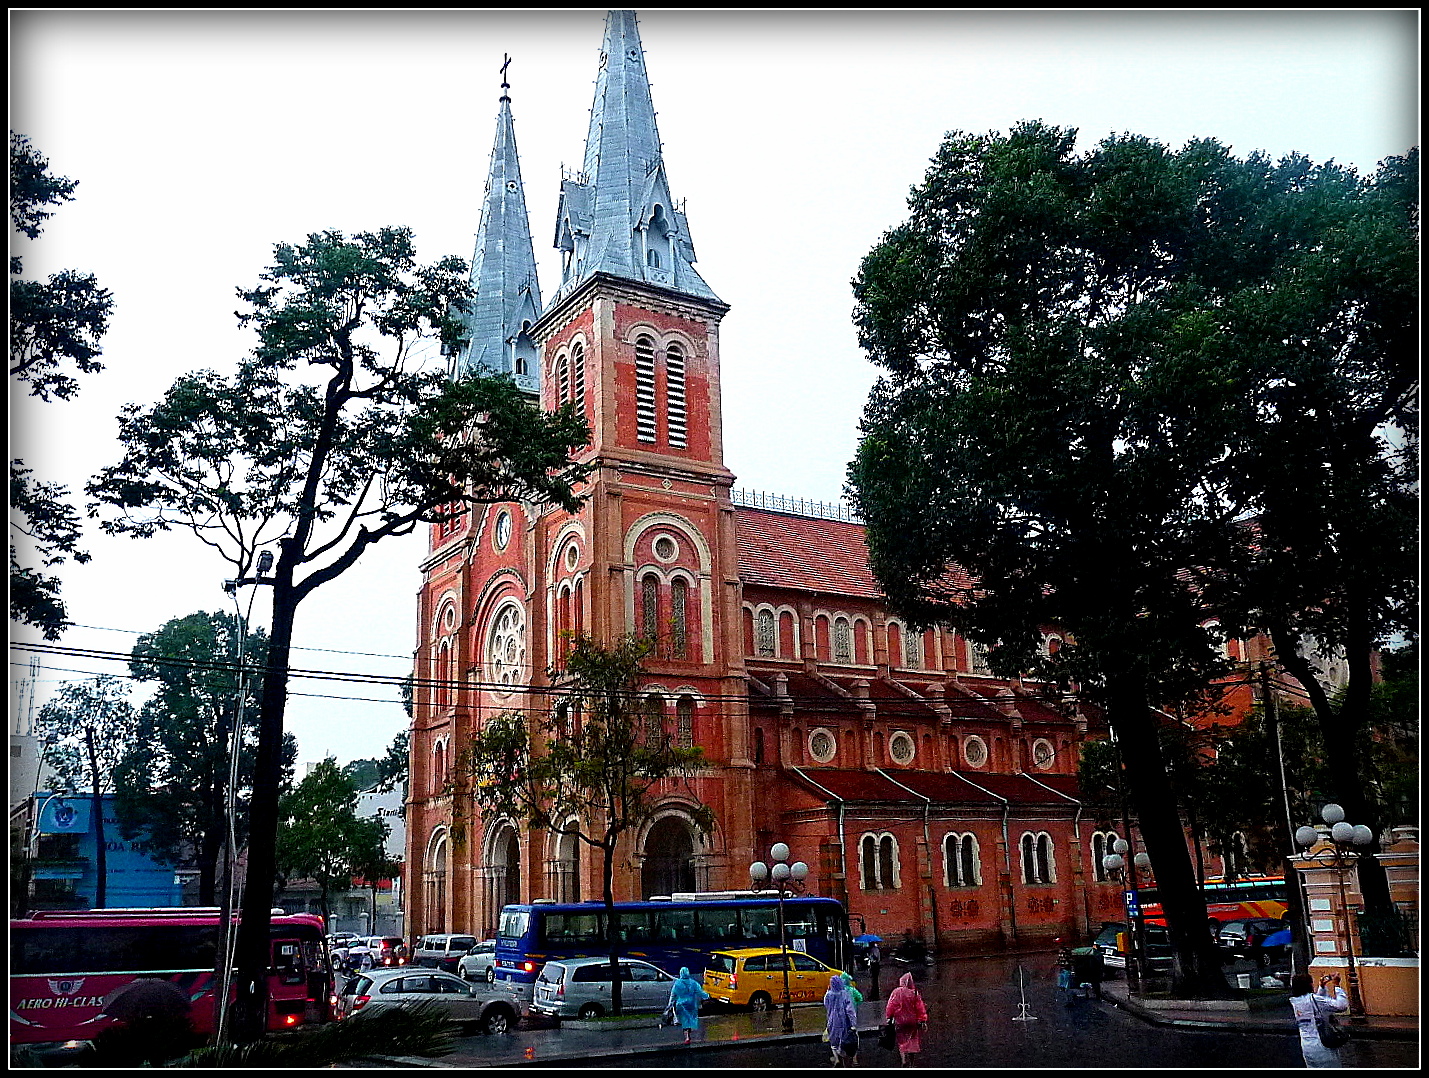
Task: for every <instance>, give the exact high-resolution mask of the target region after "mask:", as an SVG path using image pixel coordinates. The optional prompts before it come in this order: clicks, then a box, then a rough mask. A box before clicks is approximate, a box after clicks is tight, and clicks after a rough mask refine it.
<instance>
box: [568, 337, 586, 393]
mask: <svg viewBox="0 0 1429 1078" xmlns="http://www.w3.org/2000/svg"><path fill="white" fill-rule="evenodd" d="M571 368H572V374H571V377H572V380H573V382H574V383H575V397H574V400H575V402H576V403H577V404H580V405H584V404H585V345H583V344H581V342H580V341H577V342H576V343H575V346H574V347H573V348H572V349H571Z"/></svg>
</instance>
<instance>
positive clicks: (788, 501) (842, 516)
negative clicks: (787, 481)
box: [730, 490, 863, 524]
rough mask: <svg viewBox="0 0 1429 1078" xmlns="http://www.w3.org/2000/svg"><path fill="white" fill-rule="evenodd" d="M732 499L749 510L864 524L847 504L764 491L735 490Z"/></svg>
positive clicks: (731, 493) (731, 495) (731, 494)
mask: <svg viewBox="0 0 1429 1078" xmlns="http://www.w3.org/2000/svg"><path fill="white" fill-rule="evenodd" d="M730 497H731V499H732V500H733V501H734V504H735V505H743V506H745V507H747V508H749V509H769V510H772V511H773V512H775V513H792V514H793V515H795V516H801V517H816V518H818V519H820V520H846V521H848V522H849V523H850V524H862V523H863V518H862V517H860V516H859V515H858V514H857V513H856V512H855V511H854V508H853V506H851V505H849V504H848V503H847V502H820V501H815V500H814V499H813V498H790V497H786V496H785V495H783V494H767V493H765V492H764V491H762V490H734V491H731V492H730Z"/></svg>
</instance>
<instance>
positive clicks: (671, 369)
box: [665, 344, 686, 449]
mask: <svg viewBox="0 0 1429 1078" xmlns="http://www.w3.org/2000/svg"><path fill="white" fill-rule="evenodd" d="M665 422H666V431H667V433H668V435H669V439H670V447H671V448H672V449H684V448H685V423H686V420H685V350H684V349H683V348H681V347H680V346H679V345H678V344H671V345H669V346H667V347H666V349H665Z"/></svg>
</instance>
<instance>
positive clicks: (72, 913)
mask: <svg viewBox="0 0 1429 1078" xmlns="http://www.w3.org/2000/svg"><path fill="white" fill-rule="evenodd" d="M234 923H235V925H236V923H237V919H236V918H235V922H234ZM218 924H219V911H218V909H216V908H203V907H191V908H169V909H104V910H45V911H41V912H37V913H32V914H30V915H29V916H28V917H25V918H22V919H20V920H15V921H11V922H10V1044H11V1046H12V1047H14V1046H15V1045H21V1044H24V1045H32V1046H34V1049H35V1051H36V1052H37V1053H38V1054H39V1055H40V1056H41V1057H42V1058H47V1059H50V1060H57V1059H58V1058H63V1057H66V1056H70V1055H78V1054H81V1053H83V1052H85V1051H87V1050H88V1048H89V1046H90V1042H92V1041H93V1040H94V1038H95V1036H96V1035H97V1034H99V1033H100V1031H102V1030H104V1029H105V1028H107V1027H108V1026H110V1025H113V1024H114V1022H115V1021H116V1019H115V1018H114V1017H112V1016H111V1015H110V1014H108V1013H106V1012H105V1001H106V1000H109V1001H111V1005H112V1003H113V1000H114V998H115V994H116V993H117V992H118V991H119V989H121V988H123V987H124V986H126V985H129V984H132V983H133V982H135V981H141V980H149V981H164V982H167V983H168V984H170V985H172V986H174V989H177V991H174V990H173V989H163V990H159V991H160V992H166V993H167V994H168V995H169V996H170V997H171V1000H172V1001H179V1000H180V999H181V1002H180V1003H179V1005H181V1006H182V1005H186V1007H187V1014H188V1019H189V1025H190V1027H191V1028H192V1030H193V1032H194V1033H195V1034H196V1035H200V1036H202V1035H208V1034H212V1033H213V1030H214V1021H215V1005H214V996H215V988H216V980H215V972H214V971H215V969H216V967H217V966H218V945H219V938H218V937H219V933H218ZM271 934H272V948H273V949H272V966H271V967H270V969H269V971H268V1028H269V1029H270V1030H280V1029H291V1028H293V1027H294V1026H298V1025H302V1024H305V1023H310V1022H322V1021H326V1020H327V1019H328V1018H329V1016H330V996H331V991H332V973H331V967H330V966H329V964H328V959H327V953H326V940H325V938H324V936H323V921H322V918H321V917H319V916H318V915H317V914H312V913H295V914H281V912H279V913H275V914H274V916H273V921H272V929H271ZM230 998H232V997H230ZM116 1009H122V1008H116Z"/></svg>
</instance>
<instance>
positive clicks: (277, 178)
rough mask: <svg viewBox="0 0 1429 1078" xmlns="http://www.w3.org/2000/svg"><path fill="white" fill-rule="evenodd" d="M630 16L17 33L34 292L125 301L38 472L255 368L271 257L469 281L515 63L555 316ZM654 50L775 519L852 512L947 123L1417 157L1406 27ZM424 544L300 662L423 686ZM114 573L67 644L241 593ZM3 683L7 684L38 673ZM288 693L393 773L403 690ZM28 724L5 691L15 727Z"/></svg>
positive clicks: (445, 16)
mask: <svg viewBox="0 0 1429 1078" xmlns="http://www.w3.org/2000/svg"><path fill="white" fill-rule="evenodd" d="M604 14H605V13H604V10H603V9H589V10H577V11H570V10H567V11H551V12H540V11H519V12H500V11H469V12H451V11H433V12H407V11H404V12H400V13H399V12H343V11H332V12H319V13H287V12H272V11H253V12H242V11H240V12H193V13H173V12H167V11H164V12H122V11H121V12H86V11H46V10H29V11H14V10H12V11H11V12H10V30H11V38H10V49H11V113H10V115H11V119H10V124H11V127H12V129H14V130H16V131H19V132H21V133H23V134H26V135H28V136H30V138H31V139H32V140H33V142H34V144H35V146H36V147H37V148H38V149H39V150H40V152H41V153H43V154H45V155H46V156H48V157H49V159H50V161H51V165H52V168H53V171H55V172H56V173H58V174H60V175H65V176H69V177H71V178H72V179H75V180H78V181H79V184H80V185H79V188H78V190H77V192H76V200H75V201H74V202H71V203H69V204H68V205H66V206H64V207H62V208H61V209H60V210H59V211H58V213H57V214H56V216H55V217H53V218H52V219H51V221H50V223H49V225H48V227H47V231H46V233H45V235H44V236H43V237H42V239H41V240H40V241H39V242H37V243H21V244H20V245H19V246H18V247H17V251H18V253H22V254H23V255H24V258H25V269H26V273H27V275H40V274H45V273H49V272H53V271H55V270H57V269H60V268H64V267H73V268H77V269H83V270H87V271H91V272H93V273H95V274H96V275H97V276H98V278H99V280H100V282H101V283H102V284H103V285H105V286H106V287H108V288H110V289H111V290H112V291H113V293H114V296H115V302H116V311H115V316H114V319H113V322H112V324H111V328H110V331H109V334H108V336H107V337H106V338H105V342H104V356H103V361H104V362H105V364H106V366H107V369H106V370H105V371H104V372H103V373H102V374H99V375H94V376H89V377H87V378H85V379H84V388H83V392H82V394H81V396H80V398H79V399H78V400H77V401H75V402H72V403H68V404H58V403H57V404H50V405H43V406H39V405H32V404H30V403H29V402H28V401H27V400H26V399H24V398H15V397H13V396H12V400H11V410H12V418H13V420H14V421H15V422H14V424H13V425H12V431H14V432H15V433H13V434H12V456H23V457H24V458H25V459H26V461H27V463H29V464H30V465H31V466H33V467H34V468H35V470H36V472H37V473H38V475H39V476H40V477H41V478H48V479H53V480H58V481H62V482H65V483H67V484H68V485H69V486H70V487H71V489H72V490H73V489H77V488H79V487H81V486H82V485H83V483H84V481H85V479H86V478H87V477H88V476H89V475H91V474H92V473H93V472H95V471H96V470H98V469H99V468H100V467H102V466H103V465H105V464H108V463H112V462H113V461H115V460H117V458H118V448H117V444H116V443H115V441H114V435H115V431H116V429H117V428H116V424H115V421H114V417H115V416H116V415H117V414H118V411H119V409H120V407H121V406H122V405H123V404H124V403H126V402H128V401H136V402H141V403H145V404H147V403H150V402H152V401H153V400H154V399H156V398H157V397H158V396H159V395H160V394H162V393H163V391H164V390H165V389H166V388H167V387H168V386H169V384H170V383H171V382H172V381H173V380H174V379H175V378H176V377H178V376H179V375H181V374H183V373H184V372H186V371H189V370H195V369H200V368H212V369H216V370H219V371H228V370H230V369H231V366H232V364H233V363H234V361H235V360H236V359H237V358H238V357H239V356H240V355H242V353H243V352H244V350H245V348H246V347H247V342H246V339H245V338H244V337H243V336H242V335H241V334H240V333H239V332H238V330H237V328H236V326H235V321H234V317H233V312H234V310H235V309H236V307H237V306H238V304H237V302H236V299H235V296H234V289H235V288H237V287H238V286H251V285H252V284H254V283H256V280H257V275H258V273H259V272H260V271H261V270H262V268H263V267H264V266H265V265H266V264H267V261H268V259H269V255H270V253H271V249H272V245H273V244H274V243H275V242H278V241H296V240H301V239H302V238H303V237H304V236H305V235H306V234H307V233H309V232H313V231H317V230H320V229H328V228H335V229H340V230H343V231H347V232H355V231H362V230H367V229H375V228H379V227H381V226H384V225H408V226H411V227H412V228H413V229H414V230H415V233H416V239H417V243H418V248H419V251H420V253H421V256H422V257H423V258H424V259H426V260H432V259H436V258H438V257H440V256H443V255H446V254H458V255H461V256H462V257H464V258H469V257H470V256H471V249H472V241H473V237H474V234H475V232H476V228H477V221H478V212H479V205H480V198H481V192H482V187H483V185H484V182H485V177H486V168H487V160H488V155H489V153H490V150H491V141H492V134H493V130H494V128H493V124H494V118H495V114H496V108H497V98H498V96H499V94H500V89H499V84H500V81H501V80H500V76H499V74H498V69H499V67H500V65H501V60H502V55H503V53H509V54H511V56H512V57H513V62H512V64H511V69H510V82H511V97H512V108H513V111H514V114H515V118H516V135H517V140H518V143H519V145H520V149H521V158H522V172H523V179H524V181H525V185H526V192H527V200H528V204H529V207H530V210H531V217H532V234H533V236H534V238H535V242H536V257H537V260H538V262H539V263H540V268H541V278H542V288H543V293H544V294H545V295H547V296H549V294H550V293H551V291H552V289H553V286H554V284H555V281H556V275H557V263H556V260H555V257H554V256H555V252H554V251H553V250H552V248H551V246H550V244H551V236H552V234H553V231H554V215H555V208H556V193H557V187H558V183H559V179H560V167H561V164H562V163H567V164H571V165H576V164H578V163H579V162H580V161H581V159H582V157H583V154H584V139H585V132H586V122H587V116H588V111H589V108H590V104H591V96H592V92H593V84H594V79H595V74H596V61H597V56H598V53H599V49H600V43H601V33H602V28H603V25H604ZM640 27H641V34H642V38H643V41H644V45H645V49H646V54H647V64H648V68H649V71H650V76H651V80H652V83H653V92H654V100H655V107H656V109H657V110H658V113H659V126H660V134H661V136H662V138H663V140H664V144H665V160H666V166H667V169H668V172H669V176H670V182H671V187H672V190H673V193H674V196H675V197H676V198H677V199H678V198H684V199H686V200H687V203H688V207H687V208H688V213H689V220H690V226H691V230H692V232H693V237H694V241H695V245H696V249H697V251H698V254H699V262H698V266H699V269H700V272H701V274H702V275H703V276H704V278H705V280H707V281H708V282H709V283H710V285H711V286H712V287H713V288H714V289H715V291H716V292H717V293H718V294H719V295H720V296H721V298H723V299H724V300H725V301H726V302H728V303H729V304H731V306H732V309H731V311H730V313H729V315H728V316H727V317H726V319H725V322H724V330H723V338H722V361H723V378H724V418H725V450H726V459H727V463H728V465H729V467H730V468H731V469H732V470H733V471H734V473H735V474H736V475H737V476H738V485H739V486H744V487H750V488H753V489H760V490H767V491H771V492H775V493H782V494H792V495H798V496H807V497H813V498H820V499H824V500H834V499H837V498H838V497H839V496H840V493H841V491H842V487H843V480H844V470H845V467H846V464H847V462H848V460H849V458H850V457H851V456H852V454H853V450H854V446H855V443H856V436H857V422H858V418H859V415H860V413H861V411H862V407H863V403H864V400H865V399H866V396H867V393H868V389H869V387H870V385H871V384H872V382H873V379H874V372H873V369H872V368H871V367H870V366H869V364H868V363H867V362H866V361H865V360H864V358H863V356H862V354H861V353H860V351H859V349H858V346H857V344H856V342H855V338H854V333H853V329H852V326H851V323H850V311H851V308H852V300H851V294H850V290H849V281H850V279H851V278H852V277H853V276H854V274H855V273H856V272H857V270H858V265H859V261H860V259H861V258H862V257H863V255H864V254H866V253H867V251H868V250H869V248H870V247H871V246H872V245H873V244H874V243H876V242H877V240H878V239H879V237H880V236H881V235H882V233H883V232H885V231H886V230H887V229H889V228H891V227H893V226H894V225H896V224H898V223H899V221H900V220H901V219H902V217H903V215H904V212H905V210H906V202H905V200H906V198H907V194H908V190H909V188H910V186H912V185H913V184H915V183H917V182H918V181H919V180H920V179H921V178H922V174H923V171H924V169H925V167H926V165H927V162H928V159H929V158H930V157H931V156H932V154H933V152H934V151H935V149H936V148H937V145H938V142H939V140H940V139H941V137H942V136H943V134H944V133H945V132H947V131H949V130H954V129H957V130H965V131H975V132H982V131H987V130H1006V129H1007V128H1008V127H1009V126H1011V125H1012V124H1014V123H1016V122H1018V121H1019V120H1024V119H1042V120H1045V121H1047V122H1048V123H1052V124H1057V125H1062V126H1070V127H1075V128H1077V129H1078V130H1079V131H1080V133H1081V145H1082V146H1083V147H1086V146H1089V145H1091V144H1092V143H1093V142H1095V141H1096V140H1098V139H1100V138H1102V137H1103V136H1105V135H1107V134H1110V133H1113V132H1118V133H1119V132H1128V131H1129V132H1135V133H1139V134H1145V135H1148V136H1151V137H1153V138H1156V139H1159V140H1161V141H1163V142H1165V143H1167V144H1169V145H1171V146H1173V147H1177V146H1180V145H1181V144H1183V143H1184V142H1185V141H1186V140H1187V139H1189V138H1193V137H1215V138H1218V139H1220V140H1221V141H1222V142H1224V143H1226V144H1228V145H1229V146H1230V147H1231V148H1232V149H1233V150H1234V151H1235V152H1236V153H1237V154H1239V155H1244V154H1246V153H1249V152H1251V151H1253V150H1264V151H1266V152H1267V153H1269V154H1271V155H1272V156H1279V155H1281V154H1283V153H1286V152H1289V151H1292V150H1296V151H1300V152H1303V153H1305V154H1307V155H1308V156H1309V157H1311V158H1312V159H1314V160H1316V161H1324V160H1327V159H1331V158H1333V159H1334V160H1336V161H1339V162H1341V163H1345V164H1350V165H1353V166H1355V167H1356V168H1357V169H1359V170H1360V171H1362V172H1364V171H1369V170H1372V169H1373V168H1374V166H1375V164H1376V162H1378V161H1379V160H1380V159H1382V158H1384V157H1385V156H1388V155H1390V154H1402V153H1404V152H1405V151H1406V150H1408V149H1409V148H1410V147H1411V146H1412V145H1415V144H1417V143H1418V139H1419V133H1418V132H1419V118H1418V112H1417V102H1418V96H1419V93H1418V91H1419V86H1418V13H1417V11H1414V10H1398V11H1393V10H1385V11H1343V12H1335V11H1302V12H1297V11H1275V12H1237V11H1208V12H1195V11H1182V12H1158V11H1145V12H1124V11H1107V12H1081V13H1079V12H1055V13H1050V12H1039V11H1025V12H1019V11H1009V12H983V13H979V12H971V13H969V12H962V11H949V12H928V11H918V12H910V13H898V12H886V11H880V12H877V13H869V12H850V11H839V12H829V13H820V12H817V11H798V12H785V13H778V12H774V13H770V12H748V11H712V12H676V11H651V12H645V13H642V14H641V17H640ZM424 548H425V540H424V539H418V538H415V537H414V538H413V539H410V540H406V541H394V542H393V543H392V544H391V545H390V546H388V547H387V548H386V549H380V548H379V549H378V550H375V551H373V552H372V553H370V554H369V555H368V556H367V558H366V559H365V560H364V561H363V562H361V563H359V565H358V566H357V567H356V568H355V569H354V570H353V571H352V572H350V573H349V574H348V575H347V576H346V577H344V578H342V579H340V580H339V581H336V582H334V583H333V584H330V585H328V586H327V587H325V588H324V589H322V590H321V591H319V592H318V593H316V594H315V595H314V596H313V598H312V599H310V600H309V601H308V602H307V603H306V604H305V605H304V607H303V608H302V609H301V610H300V613H299V619H298V625H297V638H296V641H295V643H296V644H298V645H300V646H302V647H305V648H312V649H328V650H327V651H322V650H314V651H299V652H297V653H296V654H295V657H294V665H295V666H305V667H311V668H322V669H329V670H334V669H336V670H352V671H364V672H374V673H380V674H392V675H401V674H404V673H406V672H407V671H408V669H409V668H410V655H411V651H412V647H413V644H414V640H415V632H416V628H415V603H414V598H413V597H414V594H415V592H416V590H417V589H418V587H419V585H420V577H419V574H418V573H417V571H416V565H417V563H418V561H419V559H420V557H421V556H422V553H423V551H424ZM88 549H89V550H90V551H91V552H92V554H93V555H94V558H93V561H91V562H90V563H89V564H88V565H82V566H69V567H67V568H66V569H65V570H64V572H63V576H64V579H65V589H66V590H65V593H64V597H65V600H66V602H67V603H68V604H69V607H70V613H71V617H72V618H73V619H74V621H75V622H76V623H77V625H79V626H87V627H93V628H78V627H76V628H74V629H71V630H70V631H69V632H68V633H67V634H66V636H65V639H64V643H65V644H67V645H72V646H76V647H85V648H98V649H106V650H114V651H120V652H126V653H127V651H128V649H129V648H130V647H131V646H132V644H133V642H134V634H136V633H138V632H149V631H152V630H154V629H157V628H158V627H159V626H160V625H162V624H163V623H164V622H165V621H166V620H168V619H169V618H172V617H180V616H183V615H185V614H188V613H191V612H193V611H195V610H200V609H203V610H218V609H224V608H226V606H227V604H228V602H229V600H228V599H227V597H226V596H225V595H224V593H223V592H222V590H221V586H220V585H221V581H222V580H223V578H224V576H225V575H226V566H225V564H224V563H223V562H221V561H220V560H218V558H217V556H216V555H214V554H212V553H210V552H209V551H208V550H207V548H205V547H203V546H201V545H200V544H198V543H197V541H196V540H194V539H192V538H191V537H189V536H187V535H181V534H178V533H175V534H174V535H171V536H169V537H165V538H160V539H156V540H150V541H138V540H128V539H106V538H102V537H99V536H98V535H95V536H93V537H92V538H91V540H90V542H89V544H88ZM263 602H264V600H263V597H262V596H260V597H259V604H260V605H259V606H258V608H257V609H256V611H255V614H256V615H257V616H258V617H259V618H261V619H266V615H267V612H266V608H265V607H264V605H263ZM12 629H13V627H12ZM15 635H16V637H17V638H18V639H22V640H23V639H37V637H34V636H33V635H32V634H27V633H25V632H24V631H20V630H16V631H15ZM355 652H361V653H370V654H369V655H358V654H351V653H355ZM374 656H388V657H386V658H380V657H374ZM11 660H12V666H11V673H12V687H13V683H14V682H15V680H16V679H18V678H20V677H22V676H23V674H24V673H25V668H26V666H27V664H28V655H27V654H26V653H25V652H23V651H12V653H11ZM42 663H43V667H42V669H41V671H40V676H39V683H38V694H37V700H38V701H39V702H43V700H44V698H45V696H46V695H47V694H48V693H49V692H51V691H53V688H54V686H55V684H57V683H58V682H59V681H62V680H65V679H67V678H76V677H82V676H85V673H93V672H111V673H116V674H118V673H124V672H125V670H126V668H125V667H124V666H123V664H121V663H104V662H100V661H94V660H90V661H84V660H60V659H55V658H46V659H44V660H42ZM69 671H81V673H72V672H69ZM293 689H294V691H295V693H298V694H309V693H312V694H327V695H328V697H333V696H342V697H363V696H370V697H378V698H380V700H379V701H378V702H369V701H362V700H352V699H348V700H338V699H332V698H324V697H320V696H314V695H295V696H294V697H293V698H292V700H291V702H290V705H289V710H288V728H289V729H290V730H292V731H293V732H294V733H295V734H296V735H297V737H298V741H299V744H300V753H301V755H300V758H301V759H303V760H316V759H320V758H321V757H323V756H328V755H331V756H335V757H336V758H337V759H338V761H339V762H340V763H345V762H347V761H349V760H352V759H354V758H357V757H362V756H378V755H381V754H382V752H383V750H384V748H385V746H386V745H387V744H388V743H389V742H390V741H391V739H392V737H393V735H394V734H396V733H397V732H398V730H400V729H401V728H402V727H403V726H404V725H405V722H406V718H405V715H404V714H403V712H402V710H401V708H400V707H399V706H398V705H397V704H396V703H395V699H396V697H395V695H394V694H393V693H392V691H391V690H389V689H386V688H378V689H374V690H373V691H370V692H369V691H365V690H364V689H363V688H362V687H361V686H355V685H352V684H339V683H325V682H318V681H303V682H295V683H294V684H293ZM26 703H27V698H25V697H23V696H22V695H12V705H11V706H12V712H13V713H14V714H15V715H16V716H17V718H19V719H22V718H23V715H24V713H25V710H26Z"/></svg>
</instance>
